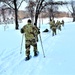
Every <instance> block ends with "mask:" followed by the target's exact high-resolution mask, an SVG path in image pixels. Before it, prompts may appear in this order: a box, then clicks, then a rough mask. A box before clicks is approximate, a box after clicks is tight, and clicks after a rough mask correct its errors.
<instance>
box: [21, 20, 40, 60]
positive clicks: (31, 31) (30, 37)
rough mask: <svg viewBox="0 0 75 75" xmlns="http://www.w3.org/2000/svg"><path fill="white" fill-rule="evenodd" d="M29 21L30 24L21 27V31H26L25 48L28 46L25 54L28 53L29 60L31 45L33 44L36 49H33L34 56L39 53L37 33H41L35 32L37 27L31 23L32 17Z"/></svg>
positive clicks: (27, 58)
mask: <svg viewBox="0 0 75 75" xmlns="http://www.w3.org/2000/svg"><path fill="white" fill-rule="evenodd" d="M27 22H28V24H26V25H24V26H23V27H22V28H21V33H25V48H26V51H25V54H26V60H29V59H30V46H31V45H32V46H33V49H34V50H33V51H34V56H37V55H38V50H37V41H36V37H35V35H36V34H39V32H36V33H35V31H37V28H36V27H35V26H33V25H32V24H31V20H30V19H29V20H28V21H27Z"/></svg>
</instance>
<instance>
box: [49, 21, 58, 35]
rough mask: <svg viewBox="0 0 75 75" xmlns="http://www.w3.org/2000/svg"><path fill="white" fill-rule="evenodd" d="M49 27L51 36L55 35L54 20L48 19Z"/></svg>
mask: <svg viewBox="0 0 75 75" xmlns="http://www.w3.org/2000/svg"><path fill="white" fill-rule="evenodd" d="M50 29H51V30H52V36H54V35H56V34H57V33H56V25H55V21H54V20H52V21H50Z"/></svg>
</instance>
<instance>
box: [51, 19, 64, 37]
mask: <svg viewBox="0 0 75 75" xmlns="http://www.w3.org/2000/svg"><path fill="white" fill-rule="evenodd" d="M61 26H64V20H62V22H60V21H58V20H57V22H56V23H55V20H51V21H50V29H51V30H52V36H54V35H56V34H57V29H58V30H60V31H61Z"/></svg>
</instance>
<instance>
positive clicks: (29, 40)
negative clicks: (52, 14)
mask: <svg viewBox="0 0 75 75" xmlns="http://www.w3.org/2000/svg"><path fill="white" fill-rule="evenodd" d="M35 24H36V23H34V25H33V24H32V21H31V20H30V19H29V20H28V21H27V24H26V25H24V26H23V27H22V28H21V33H22V34H24V36H25V49H26V51H25V54H26V60H29V59H30V46H33V52H34V56H37V55H38V49H37V41H38V38H37V36H38V34H40V29H39V28H38V27H36V25H35ZM61 25H63V26H64V21H63V20H62V22H61V23H60V21H58V20H57V22H56V23H55V21H54V20H52V21H50V29H51V30H52V36H54V35H56V34H57V32H56V30H57V29H59V30H60V31H61Z"/></svg>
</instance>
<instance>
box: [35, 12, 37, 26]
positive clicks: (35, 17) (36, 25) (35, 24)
mask: <svg viewBox="0 0 75 75" xmlns="http://www.w3.org/2000/svg"><path fill="white" fill-rule="evenodd" d="M37 20H38V14H37V13H36V14H35V26H36V27H37Z"/></svg>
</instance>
